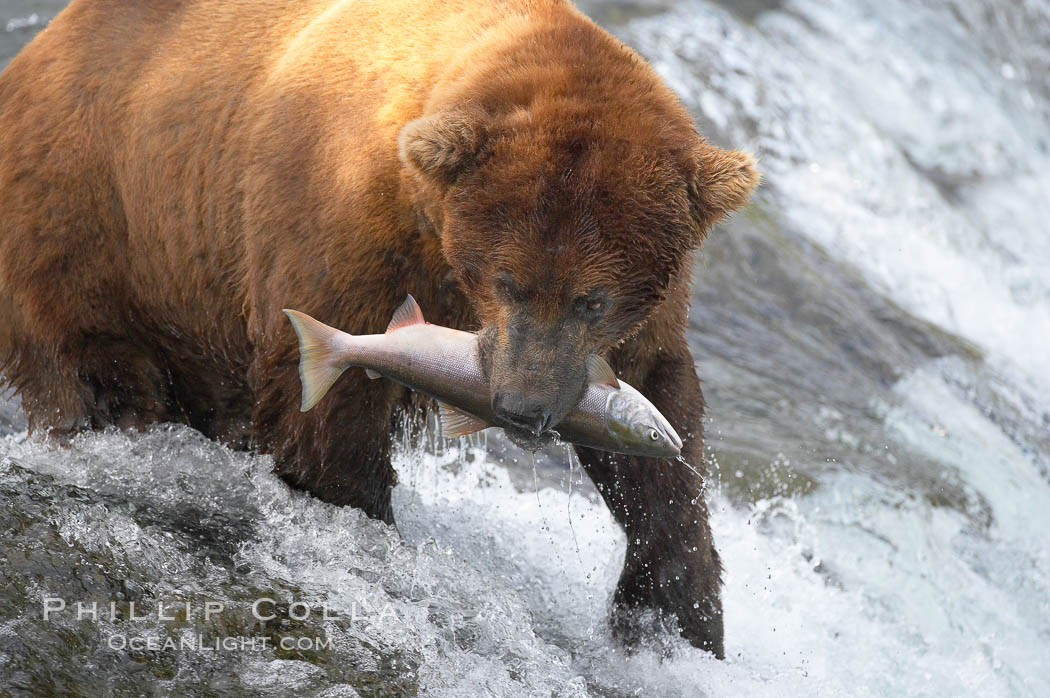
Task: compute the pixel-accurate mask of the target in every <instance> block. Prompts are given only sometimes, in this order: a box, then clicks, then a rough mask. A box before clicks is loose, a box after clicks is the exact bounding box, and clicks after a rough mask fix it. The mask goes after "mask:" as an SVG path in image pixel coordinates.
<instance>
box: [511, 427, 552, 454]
mask: <svg viewBox="0 0 1050 698" xmlns="http://www.w3.org/2000/svg"><path fill="white" fill-rule="evenodd" d="M503 433H505V434H506V435H507V438H509V439H510V440H511V441H512V442H513V443H514V445H515V446H518V447H519V448H523V449H525V450H526V451H538V450H539V449H541V448H543V447H544V446H549V445H551V444H552V443H554V441H555V439H556V438H557V435H556V434H555V433H554V432H553V431H551V430H549V429H548V430H547V431H545V432H543V433H541V434H536V433H534V432H532V431H530V430H528V429H522V428H521V427H516V426H512V425H507V426H505V427H503Z"/></svg>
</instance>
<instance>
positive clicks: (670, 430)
mask: <svg viewBox="0 0 1050 698" xmlns="http://www.w3.org/2000/svg"><path fill="white" fill-rule="evenodd" d="M667 438H668V439H669V440H670V441H671V445H672V446H674V450H675V451H676V453H675V455H680V454H681V453H682V438H681V437H680V436H678V432H677V431H675V430H674V427H672V426H671V425H670V424H668V425H667Z"/></svg>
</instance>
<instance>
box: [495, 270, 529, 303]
mask: <svg viewBox="0 0 1050 698" xmlns="http://www.w3.org/2000/svg"><path fill="white" fill-rule="evenodd" d="M493 286H495V288H496V293H497V294H498V295H499V296H500V297H501V298H503V300H505V301H511V302H514V301H520V300H521V299H522V296H523V295H524V292H523V291H522V290H521V286H519V285H518V282H517V281H515V280H514V277H513V276H511V275H510V274H508V273H507V272H503V273H500V274H497V275H496V278H495V280H494V281H493Z"/></svg>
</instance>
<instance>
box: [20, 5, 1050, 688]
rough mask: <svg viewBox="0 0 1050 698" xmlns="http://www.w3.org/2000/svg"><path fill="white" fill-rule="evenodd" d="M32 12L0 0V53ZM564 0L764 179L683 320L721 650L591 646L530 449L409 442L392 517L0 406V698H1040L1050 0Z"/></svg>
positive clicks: (176, 444)
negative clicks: (497, 451) (150, 697)
mask: <svg viewBox="0 0 1050 698" xmlns="http://www.w3.org/2000/svg"><path fill="white" fill-rule="evenodd" d="M60 6H61V3H46V2H10V1H6V0H0V61H6V60H7V59H9V58H10V56H12V55H13V54H14V53H16V52H17V50H18V48H19V47H20V46H21V45H23V44H24V43H25V42H26V41H28V40H29V39H30V38H31V36H32V35H33V33H34V32H35V31H37V30H39V29H40V28H41V27H42V26H43V24H44V23H45V22H46V20H47V19H48V18H50V17H51V16H53V14H54V13H55V12H56V11H57V10H58V9H59V8H60ZM584 9H586V10H587V11H589V12H591V13H592V14H593V15H594V16H595V17H597V18H598V19H599V20H600V21H602V22H604V23H605V24H606V25H607V26H609V27H610V28H611V29H612V30H613V31H615V32H616V33H618V34H619V35H620V36H622V37H623V38H624V39H625V40H626V41H628V42H629V43H630V44H631V45H633V46H635V47H636V48H638V49H639V50H640V51H641V52H642V53H643V54H644V55H646V56H647V57H648V58H649V59H650V60H651V61H652V62H653V63H654V64H655V66H656V67H657V69H658V70H659V71H660V72H661V74H662V75H664V76H665V78H666V79H667V80H668V81H669V82H670V84H671V85H672V86H673V87H674V88H675V89H676V90H678V91H679V93H680V94H681V95H682V96H683V99H685V100H686V102H687V104H688V105H689V106H690V107H691V109H692V110H693V112H694V114H695V115H696V117H697V121H698V123H699V124H700V125H701V129H702V130H703V131H704V132H705V133H706V134H708V135H709V136H710V137H711V138H712V139H713V140H715V141H716V142H719V143H720V144H723V145H727V146H728V145H732V146H737V147H747V148H749V149H751V150H753V151H755V152H756V153H757V154H758V155H759V156H760V157H761V158H762V165H763V169H764V170H765V172H766V184H765V185H764V187H763V189H762V192H761V194H760V195H759V196H758V197H757V199H756V201H755V203H754V204H753V205H752V206H750V207H749V208H748V209H746V210H744V211H742V212H740V213H739V214H738V215H736V216H735V218H734V219H733V220H732V221H730V222H729V223H728V224H726V225H724V226H722V227H720V228H719V229H718V230H717V231H715V233H714V234H713V235H712V236H711V238H710V239H709V240H708V242H707V244H706V246H705V248H704V253H703V255H702V259H701V260H700V261H699V263H698V265H697V268H696V273H695V290H694V297H693V310H692V314H691V325H690V335H689V336H690V342H691V345H692V348H693V353H694V356H695V358H696V361H697V366H698V369H699V371H700V375H701V377H702V379H703V381H704V386H705V394H706V396H707V400H708V403H709V406H710V407H709V414H710V420H709V424H708V425H707V431H708V447H709V452H710V457H711V468H712V470H713V472H714V474H715V475H716V477H717V487H715V488H714V491H713V493H712V501H711V505H712V510H713V512H714V513H713V526H714V529H715V535H716V542H717V543H718V546H719V548H720V550H721V551H722V554H723V558H724V559H725V562H726V566H727V578H726V599H725V604H726V613H727V626H726V642H727V654H728V655H729V656H728V659H727V660H726V661H725V662H716V661H714V660H712V659H710V658H709V657H707V656H706V655H704V654H703V653H700V652H697V651H695V650H693V649H692V648H689V647H687V646H684V645H681V644H678V645H676V650H675V654H674V657H673V658H672V659H671V660H668V661H661V660H660V659H659V658H658V657H657V656H656V654H654V653H648V652H642V653H639V654H636V655H633V656H631V657H625V656H623V655H622V653H621V652H620V651H619V650H618V649H617V647H616V645H615V643H614V642H612V641H611V639H610V638H609V637H608V633H607V630H606V628H605V625H604V617H605V609H606V606H607V603H608V599H609V596H610V594H611V592H612V589H613V588H614V586H615V581H616V575H617V574H618V571H619V568H620V564H621V561H622V556H623V539H622V534H621V533H620V532H619V530H618V529H617V528H616V526H615V525H614V524H613V522H612V521H611V518H610V517H609V515H608V513H607V512H606V511H605V509H604V507H603V506H602V505H601V503H600V501H598V500H597V499H596V498H595V496H594V493H593V490H592V489H591V488H590V486H589V484H588V483H586V482H585V479H584V478H582V477H581V475H580V471H579V468H576V469H575V470H573V471H569V470H567V469H566V467H565V466H566V465H567V464H568V459H567V456H566V455H565V454H564V453H563V452H561V451H559V450H557V449H555V450H553V451H551V452H550V453H546V454H543V455H541V457H540V458H539V461H538V467H536V468H535V470H534V468H533V462H532V460H531V459H530V458H529V457H528V456H527V455H525V454H522V453H519V452H515V451H513V450H511V451H507V452H506V453H505V455H504V456H503V457H501V458H497V457H495V456H493V455H489V454H487V452H486V449H485V448H484V446H485V444H484V443H482V442H480V441H479V442H464V443H459V444H452V445H441V444H432V445H431V448H429V449H428V451H429V452H427V453H421V452H419V451H418V450H414V449H405V452H404V453H403V455H402V456H401V457H400V458H399V461H398V469H399V473H400V475H401V481H402V485H401V486H400V487H399V488H398V490H397V491H396V492H395V500H396V501H395V504H396V508H397V518H398V521H399V528H400V531H399V532H397V531H394V530H393V529H390V528H388V527H385V526H383V525H381V524H378V523H376V522H373V521H369V520H367V519H365V518H364V517H363V516H362V515H360V514H359V513H358V512H355V511H352V510H342V509H337V508H334V507H329V506H325V505H322V504H319V503H318V502H316V501H314V500H311V499H310V498H308V497H306V496H304V495H301V494H298V493H292V492H289V491H288V490H287V489H286V488H285V487H284V486H283V485H281V484H280V483H279V482H278V481H277V480H276V479H275V478H274V477H273V476H272V474H271V473H270V462H269V461H268V459H266V458H256V457H252V456H249V455H245V454H236V453H231V452H228V451H226V450H225V449H223V448H222V447H220V446H218V445H217V444H215V443H212V442H209V441H207V440H205V439H203V438H202V437H200V435H198V434H196V433H195V432H193V431H192V430H189V429H186V428H182V427H161V428H157V429H155V430H153V431H151V432H149V433H147V434H141V435H140V434H122V433H118V432H108V433H103V434H91V435H85V436H83V437H81V438H80V439H78V440H77V441H75V442H74V443H73V444H72V446H71V447H69V448H63V449H58V448H54V447H52V446H50V445H48V444H46V443H43V442H39V441H27V440H26V439H25V435H24V432H23V428H24V426H23V424H22V422H21V418H20V414H19V410H18V406H17V403H8V404H6V405H4V406H3V409H2V410H0V424H3V425H5V427H4V432H5V433H6V434H8V435H7V436H6V437H4V439H3V441H0V451H2V452H4V453H6V454H7V456H8V457H7V459H6V460H4V461H3V464H2V465H0V694H2V693H3V692H4V691H8V692H13V693H26V694H40V693H47V692H48V691H50V692H52V693H55V694H60V693H61V694H65V693H79V694H83V695H103V694H122V693H124V694H129V695H137V694H140V693H143V692H157V693H161V694H172V695H186V694H205V695H207V694H211V695H290V694H296V695H300V694H301V695H325V696H352V695H401V694H420V695H447V696H473V695H559V696H561V695H581V696H582V695H600V696H628V695H661V696H674V695H681V696H695V695H698V694H704V695H740V694H746V695H771V696H780V695H794V694H800V693H803V692H805V693H816V694H820V695H889V696H898V695H950V696H958V695H968V694H981V695H1004V696H1014V695H1033V696H1037V695H1046V694H1047V693H1048V692H1050V670H1048V665H1047V663H1046V656H1047V654H1048V653H1050V559H1048V556H1050V534H1048V533H1047V531H1050V352H1048V351H1047V344H1048V341H1047V340H1048V339H1050V273H1048V272H1047V271H1046V270H1047V269H1048V268H1050V236H1048V235H1047V223H1046V221H1048V220H1050V178H1048V176H1047V174H1046V173H1047V172H1050V168H1048V167H1047V166H1048V165H1050V163H1048V159H1050V154H1048V153H1050V150H1048V148H1050V146H1048V140H1047V139H1048V136H1047V134H1048V133H1050V128H1048V127H1050V4H1048V3H1046V2H1042V1H1040V2H1033V1H1029V2H994V1H992V0H970V1H964V0H959V1H958V2H947V3H941V2H938V3H934V2H928V3H924V2H918V1H915V2H902V1H898V0H885V1H880V2H876V1H875V0H871V1H865V0H854V1H852V2H816V1H815V0H814V1H813V2H807V1H802V0H791V1H785V2H783V3H779V2H772V1H762V0H752V1H749V2H746V3H731V2H728V1H727V2H724V3H706V2H669V1H668V2H661V1H659V0H651V1H648V2H634V3H628V2H622V3H614V2H591V3H585V4H584ZM34 14H35V15H36V17H37V19H36V21H35V22H31V21H29V20H30V19H31V18H32V15H34ZM492 445H493V444H489V446H492ZM537 489H538V491H537ZM570 492H571V494H570ZM570 523H571V526H570ZM398 533H400V536H399V535H398ZM58 598H61V599H64V600H66V602H67V608H66V609H64V610H62V611H55V612H53V613H51V614H50V617H49V618H48V619H47V620H45V619H44V618H43V609H44V607H45V605H46V604H48V603H51V604H52V605H55V604H57V601H55V599H58ZM260 598H267V599H272V603H270V602H264V603H263V605H262V607H261V608H260V609H258V610H260V611H261V613H260V615H263V616H267V617H266V618H265V619H264V620H260V619H257V618H255V617H254V616H253V614H252V604H253V603H255V602H256V601H257V600H258V599H260ZM47 599H51V600H52V601H50V602H48V601H47ZM77 601H81V602H83V603H89V602H92V601H96V602H99V614H98V617H97V618H91V617H89V616H86V615H84V614H83V613H82V615H83V616H84V617H82V618H80V619H78V618H77V611H76V608H75V603H76V602H77ZM111 601H112V602H114V604H115V607H114V613H113V614H112V617H110V611H109V606H108V604H109V603H110V602H111ZM131 602H135V603H136V608H137V611H136V613H135V615H136V617H137V619H135V618H132V617H131V616H132V614H131V609H130V603H131ZM209 603H213V604H214V603H222V604H223V605H224V608H223V609H222V610H221V611H215V612H213V613H212V614H211V615H210V617H209V618H207V619H205V617H204V613H205V609H206V604H209ZM296 603H300V604H305V605H306V607H307V610H309V613H308V614H307V615H305V616H304V614H303V610H304V607H303V606H296V605H294V604H296ZM187 604H188V611H187ZM323 606H327V608H328V611H329V614H328V615H329V616H330V617H328V618H325V617H324V616H323V615H322V607H323ZM173 608H174V609H175V610H174V611H173V610H172V609H173ZM161 615H164V616H166V617H172V616H174V619H172V620H167V619H161V618H160V616H161ZM271 615H272V616H274V617H272V618H270V617H268V616H271ZM224 638H248V639H249V640H252V641H253V642H256V645H255V646H249V647H237V648H233V649H230V648H222V647H220V648H219V649H218V650H216V649H209V648H210V647H212V646H213V644H214V642H216V641H219V642H222V641H223V639H224ZM260 638H264V639H265V638H268V639H269V644H268V646H258V645H259V639H260ZM289 638H291V643H290V644H291V647H290V648H289V647H283V646H281V643H282V641H287V640H288V639H289ZM664 640H665V641H666V642H670V643H672V644H674V642H675V641H674V640H672V639H671V638H664ZM121 641H125V642H134V641H137V642H138V643H139V645H141V647H139V648H127V647H121V646H120V643H121ZM165 641H171V642H172V643H174V644H173V645H168V646H165V645H164V643H165ZM149 642H152V643H153V646H148V643H149ZM180 643H185V644H180ZM285 644H286V645H287V644H288V642H285Z"/></svg>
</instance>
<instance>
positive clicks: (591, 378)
mask: <svg viewBox="0 0 1050 698" xmlns="http://www.w3.org/2000/svg"><path fill="white" fill-rule="evenodd" d="M587 382H588V383H597V384H598V385H607V386H609V387H611V388H619V387H620V381H618V380H616V374H615V373H613V370H612V366H610V365H609V364H608V362H607V361H606V360H605V359H603V358H602V357H600V356H598V355H597V354H591V355H590V356H588V357H587Z"/></svg>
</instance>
